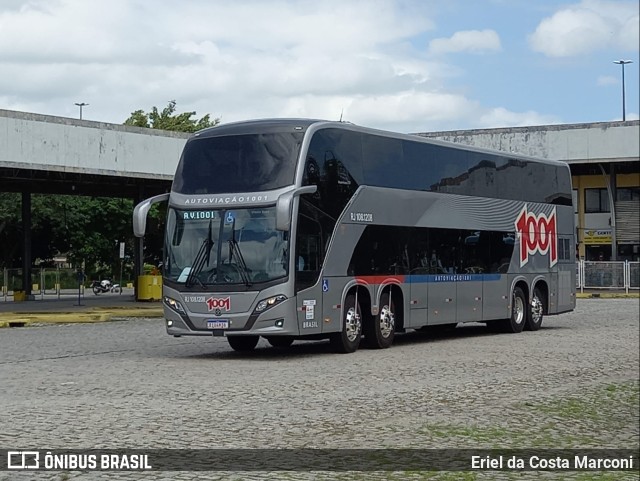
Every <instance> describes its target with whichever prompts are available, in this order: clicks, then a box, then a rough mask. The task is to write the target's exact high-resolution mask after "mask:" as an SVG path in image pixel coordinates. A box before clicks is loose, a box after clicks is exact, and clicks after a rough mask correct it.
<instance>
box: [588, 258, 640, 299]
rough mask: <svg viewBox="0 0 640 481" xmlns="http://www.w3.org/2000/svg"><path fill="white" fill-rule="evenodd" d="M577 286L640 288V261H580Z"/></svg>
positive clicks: (615, 288) (591, 287) (589, 287)
mask: <svg viewBox="0 0 640 481" xmlns="http://www.w3.org/2000/svg"><path fill="white" fill-rule="evenodd" d="M576 287H577V288H578V289H580V291H581V292H582V291H584V289H614V290H624V291H625V292H627V293H628V292H629V290H634V289H640V262H630V261H620V262H600V261H580V262H578V264H577V275H576Z"/></svg>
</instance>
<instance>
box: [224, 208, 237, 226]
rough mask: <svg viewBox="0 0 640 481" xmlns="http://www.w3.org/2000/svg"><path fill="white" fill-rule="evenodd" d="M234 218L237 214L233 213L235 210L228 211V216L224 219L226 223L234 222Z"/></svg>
mask: <svg viewBox="0 0 640 481" xmlns="http://www.w3.org/2000/svg"><path fill="white" fill-rule="evenodd" d="M234 220H235V216H234V215H233V212H231V211H229V212H227V218H226V219H225V220H224V222H225V224H233V221H234Z"/></svg>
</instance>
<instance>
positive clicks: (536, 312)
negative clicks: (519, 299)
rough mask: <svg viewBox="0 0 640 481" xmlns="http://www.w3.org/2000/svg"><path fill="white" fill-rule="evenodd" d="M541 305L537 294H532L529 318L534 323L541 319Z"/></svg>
mask: <svg viewBox="0 0 640 481" xmlns="http://www.w3.org/2000/svg"><path fill="white" fill-rule="evenodd" d="M542 313H543V306H542V301H541V300H540V298H539V297H538V296H533V301H531V320H532V321H533V323H534V324H538V323H539V322H540V321H541V320H542Z"/></svg>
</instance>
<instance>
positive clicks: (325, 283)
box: [322, 279, 329, 292]
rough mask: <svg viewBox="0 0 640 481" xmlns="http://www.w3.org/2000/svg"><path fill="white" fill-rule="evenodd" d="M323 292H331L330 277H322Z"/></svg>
mask: <svg viewBox="0 0 640 481" xmlns="http://www.w3.org/2000/svg"><path fill="white" fill-rule="evenodd" d="M322 292H329V279H322Z"/></svg>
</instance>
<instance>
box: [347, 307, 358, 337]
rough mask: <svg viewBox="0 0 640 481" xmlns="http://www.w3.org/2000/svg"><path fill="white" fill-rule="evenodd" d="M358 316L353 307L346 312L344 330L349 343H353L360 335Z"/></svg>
mask: <svg viewBox="0 0 640 481" xmlns="http://www.w3.org/2000/svg"><path fill="white" fill-rule="evenodd" d="M360 327H361V326H360V315H359V314H358V313H357V312H356V309H355V307H351V308H350V309H349V310H348V311H347V316H346V319H345V328H346V329H345V330H346V334H347V339H349V342H353V341H355V340H356V339H357V337H358V336H359V335H360Z"/></svg>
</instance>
